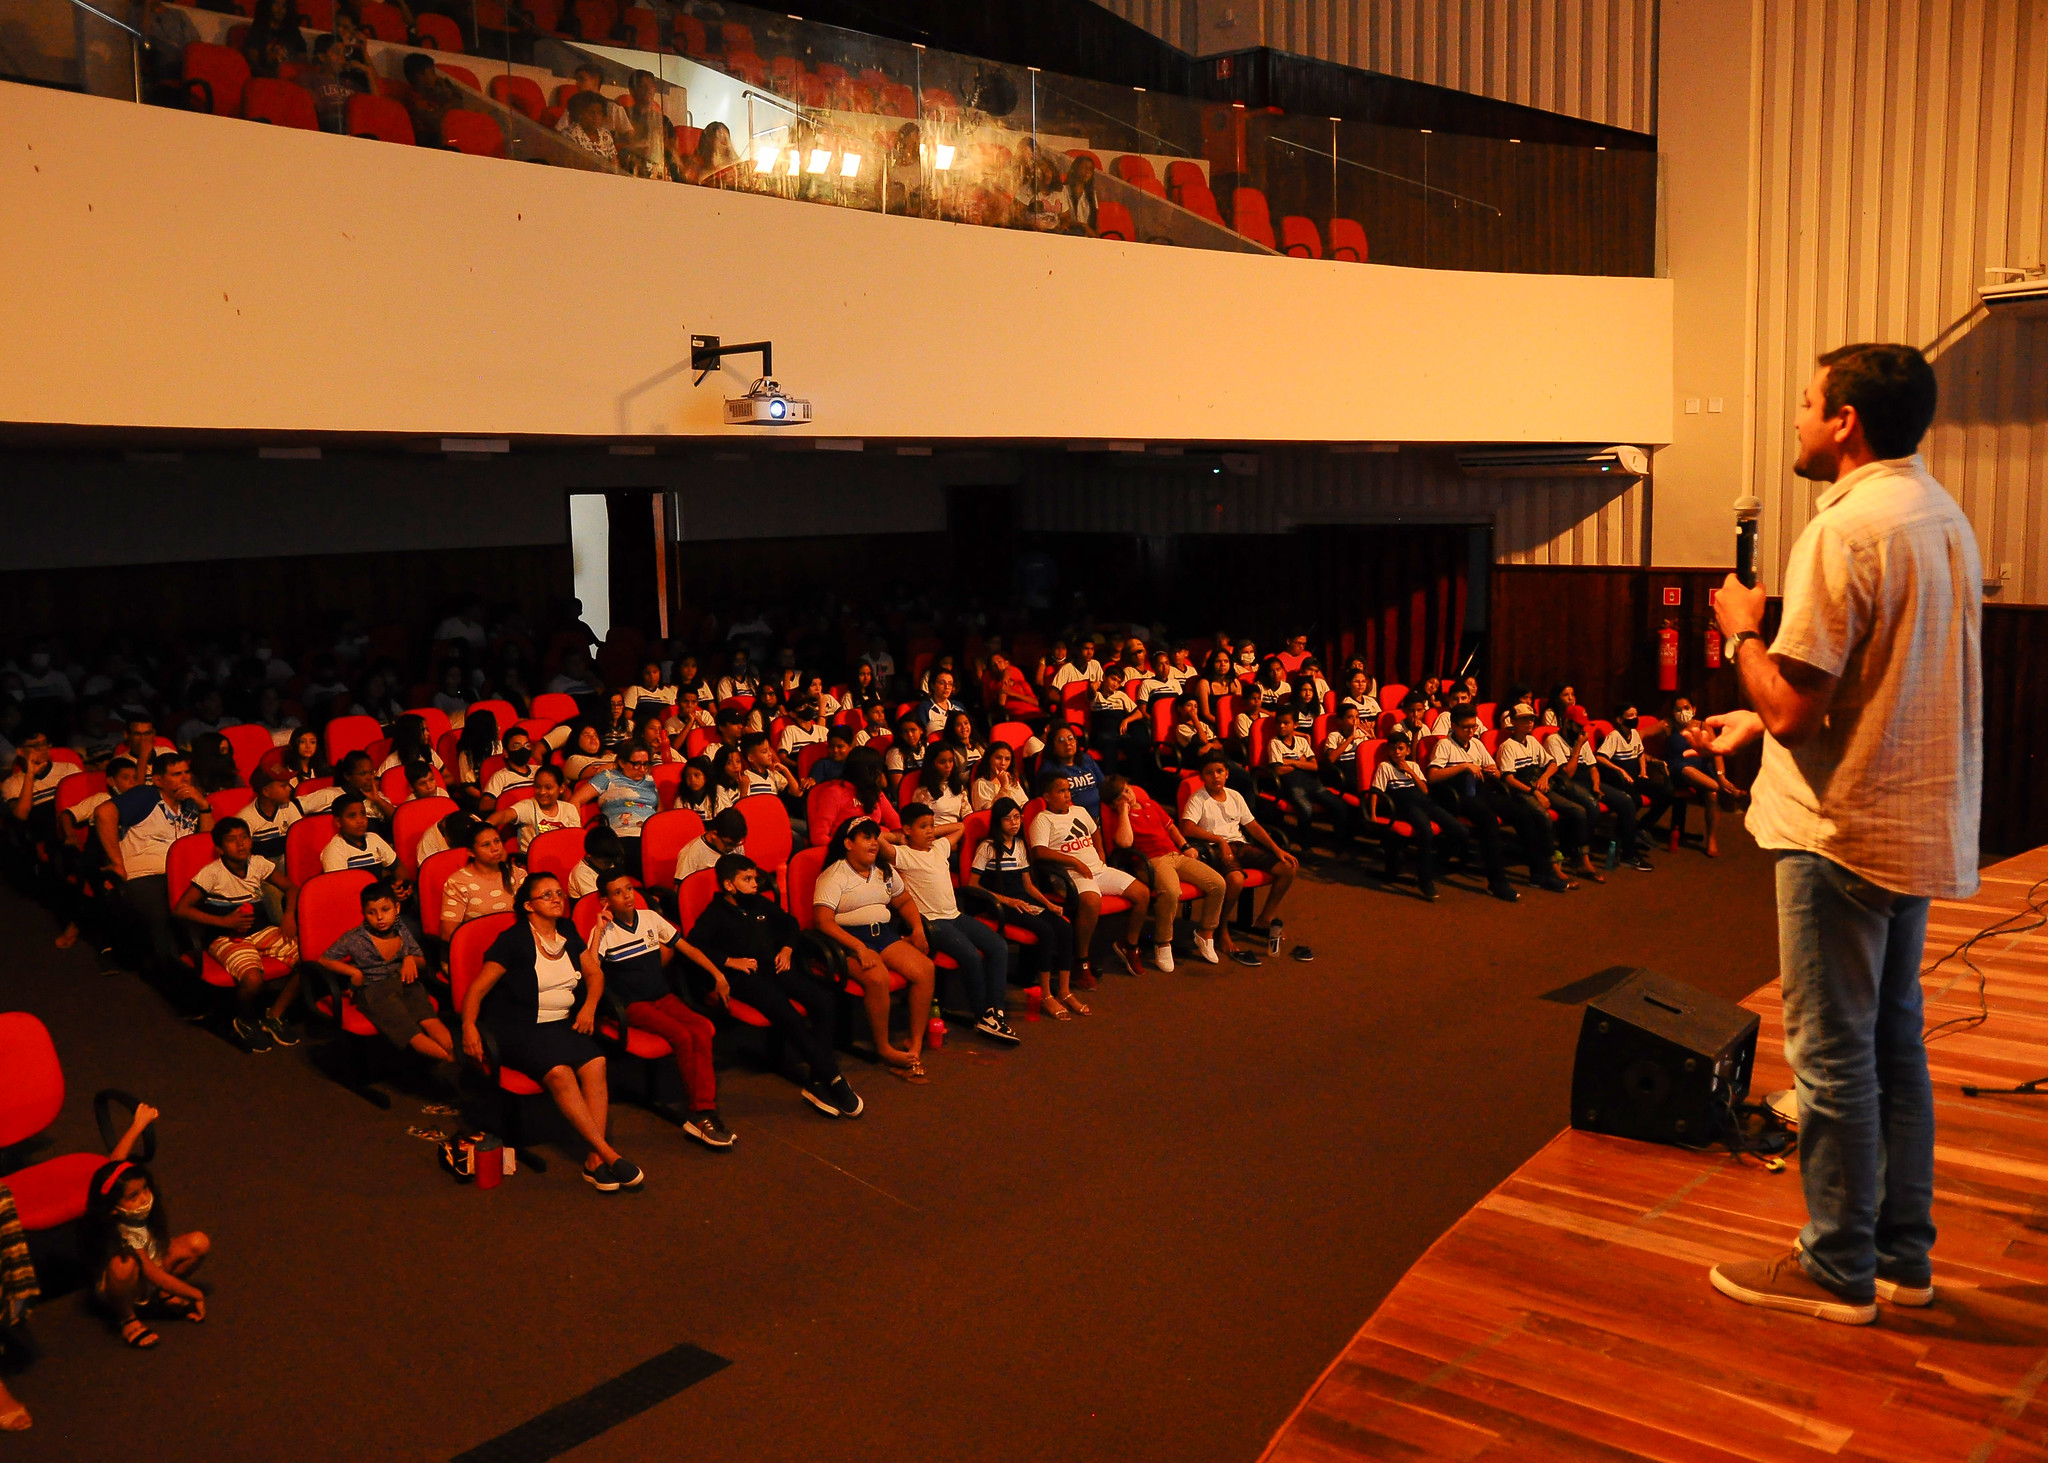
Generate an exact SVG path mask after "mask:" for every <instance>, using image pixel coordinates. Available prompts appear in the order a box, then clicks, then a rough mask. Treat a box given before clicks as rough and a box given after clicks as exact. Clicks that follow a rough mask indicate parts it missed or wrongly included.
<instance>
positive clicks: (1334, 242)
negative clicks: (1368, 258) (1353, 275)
mask: <svg viewBox="0 0 2048 1463" xmlns="http://www.w3.org/2000/svg"><path fill="white" fill-rule="evenodd" d="M1330 257H1331V258H1332V259H1342V260H1344V261H1345V262H1346V263H1349V264H1363V263H1365V226H1364V225H1363V224H1361V223H1359V221H1358V220H1357V219H1355V218H1333V219H1331V220H1330Z"/></svg>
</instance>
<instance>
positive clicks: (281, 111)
mask: <svg viewBox="0 0 2048 1463" xmlns="http://www.w3.org/2000/svg"><path fill="white" fill-rule="evenodd" d="M242 115H243V116H244V117H246V118H248V119H249V120H250V121H251V122H269V123H272V124H273V125H275V126H278V127H303V128H305V130H306V131H308V132H318V131H319V130H320V117H319V114H318V113H316V112H315V111H314V110H313V93H311V92H309V91H307V90H306V89H305V88H304V87H303V86H299V85H298V84H296V83H295V82H290V81H278V80H275V79H274V78H272V77H268V76H257V77H252V78H250V81H249V84H248V85H247V86H245V87H243V88H242ZM242 729H243V728H241V727H230V728H228V730H230V731H241V730H242ZM257 730H258V731H262V728H260V727H259V728H257ZM263 740H264V742H265V744H266V750H267V744H268V743H269V741H270V734H269V733H268V732H264V734H263ZM257 755H258V756H261V755H262V753H261V752H259V753H257ZM235 760H236V761H237V762H240V761H241V757H240V755H239V752H238V753H237V756H236V758H235ZM242 775H243V776H244V777H246V776H248V774H247V773H246V772H245V773H243V774H242Z"/></svg>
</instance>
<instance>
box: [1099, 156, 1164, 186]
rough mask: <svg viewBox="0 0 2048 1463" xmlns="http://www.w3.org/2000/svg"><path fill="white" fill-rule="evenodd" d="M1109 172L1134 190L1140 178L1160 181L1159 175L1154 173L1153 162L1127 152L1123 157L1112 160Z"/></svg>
mask: <svg viewBox="0 0 2048 1463" xmlns="http://www.w3.org/2000/svg"><path fill="white" fill-rule="evenodd" d="M1109 170H1110V172H1111V173H1113V174H1115V175H1116V176H1117V177H1119V178H1122V179H1123V180H1124V181H1125V182H1126V183H1129V184H1130V185H1131V186H1132V187H1134V188H1135V187H1136V186H1137V185H1138V180H1139V179H1140V178H1151V179H1153V180H1154V181H1155V182H1156V181H1158V174H1156V173H1154V172H1153V171H1152V160H1151V159H1150V158H1145V157H1140V156H1138V154H1136V153H1134V152H1127V153H1125V154H1124V155H1123V156H1122V157H1119V158H1113V159H1111V161H1110V164H1109Z"/></svg>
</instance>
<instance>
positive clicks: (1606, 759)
mask: <svg viewBox="0 0 2048 1463" xmlns="http://www.w3.org/2000/svg"><path fill="white" fill-rule="evenodd" d="M1636 722H1637V716H1636V708H1635V707H1634V706H1633V705H1628V706H1620V707H1617V708H1615V713H1614V729H1613V730H1612V731H1610V732H1608V733H1607V735H1606V736H1605V737H1603V738H1602V739H1601V742H1600V745H1599V746H1597V747H1595V748H1594V749H1593V755H1594V759H1595V761H1596V762H1598V764H1599V767H1600V778H1601V781H1602V782H1604V783H1608V784H1610V785H1611V786H1612V787H1614V788H1615V789H1616V790H1618V791H1621V790H1625V791H1627V792H1629V793H1631V794H1633V795H1634V796H1635V798H1636V805H1637V806H1638V807H1639V808H1641V809H1642V812H1641V814H1640V816H1639V817H1638V819H1637V821H1636V828H1637V836H1638V837H1639V838H1640V837H1641V836H1642V830H1644V829H1647V828H1650V827H1652V826H1653V825H1654V824H1655V823H1656V821H1657V820H1658V819H1659V818H1661V817H1663V816H1664V810H1665V809H1666V808H1668V807H1670V806H1671V789H1670V788H1669V787H1667V786H1665V785H1664V784H1663V783H1660V782H1652V781H1651V780H1650V776H1649V765H1648V764H1649V763H1651V762H1653V761H1655V760H1656V759H1655V758H1654V757H1651V756H1650V755H1649V754H1648V753H1647V751H1646V750H1645V749H1644V747H1643V734H1642V733H1641V732H1639V731H1637V730H1636Z"/></svg>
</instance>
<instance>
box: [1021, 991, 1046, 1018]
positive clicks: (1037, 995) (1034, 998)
mask: <svg viewBox="0 0 2048 1463" xmlns="http://www.w3.org/2000/svg"><path fill="white" fill-rule="evenodd" d="M1044 1005H1045V987H1043V986H1027V987H1025V990H1024V1019H1025V1020H1026V1021H1036V1020H1037V1019H1038V1012H1039V1010H1040V1008H1041V1007H1043V1006H1044Z"/></svg>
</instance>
